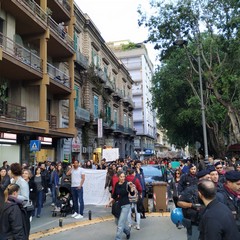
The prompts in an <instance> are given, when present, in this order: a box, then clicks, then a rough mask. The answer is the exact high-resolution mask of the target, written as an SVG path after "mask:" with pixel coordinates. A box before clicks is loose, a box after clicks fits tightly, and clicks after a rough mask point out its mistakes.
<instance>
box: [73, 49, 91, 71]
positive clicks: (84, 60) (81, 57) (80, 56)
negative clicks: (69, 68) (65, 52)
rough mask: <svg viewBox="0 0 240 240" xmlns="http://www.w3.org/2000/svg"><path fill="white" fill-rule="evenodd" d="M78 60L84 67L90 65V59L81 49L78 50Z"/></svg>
mask: <svg viewBox="0 0 240 240" xmlns="http://www.w3.org/2000/svg"><path fill="white" fill-rule="evenodd" d="M76 61H77V62H78V63H80V64H81V65H82V66H83V67H84V68H86V69H87V67H88V59H87V58H86V57H85V56H84V55H83V54H82V53H81V52H79V51H76Z"/></svg>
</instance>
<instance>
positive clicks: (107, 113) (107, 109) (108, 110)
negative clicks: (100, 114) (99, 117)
mask: <svg viewBox="0 0 240 240" xmlns="http://www.w3.org/2000/svg"><path fill="white" fill-rule="evenodd" d="M105 121H106V122H108V123H110V121H111V107H109V106H108V105H106V106H105Z"/></svg>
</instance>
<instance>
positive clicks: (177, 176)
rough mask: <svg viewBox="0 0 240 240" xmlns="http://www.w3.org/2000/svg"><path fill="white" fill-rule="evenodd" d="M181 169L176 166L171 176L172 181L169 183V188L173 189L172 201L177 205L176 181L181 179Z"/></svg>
mask: <svg viewBox="0 0 240 240" xmlns="http://www.w3.org/2000/svg"><path fill="white" fill-rule="evenodd" d="M181 175H182V171H181V168H177V169H176V171H175V172H174V176H173V181H172V183H171V189H172V191H173V202H174V204H175V206H177V201H178V196H179V194H178V183H179V181H180V179H181Z"/></svg>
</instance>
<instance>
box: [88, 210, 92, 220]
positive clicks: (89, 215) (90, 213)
mask: <svg viewBox="0 0 240 240" xmlns="http://www.w3.org/2000/svg"><path fill="white" fill-rule="evenodd" d="M88 219H89V220H92V211H91V210H89V211H88Z"/></svg>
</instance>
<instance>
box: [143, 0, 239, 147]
mask: <svg viewBox="0 0 240 240" xmlns="http://www.w3.org/2000/svg"><path fill="white" fill-rule="evenodd" d="M151 6H152V8H153V9H154V11H155V13H154V14H153V15H151V16H147V14H146V13H144V12H143V11H142V10H141V9H139V14H140V19H139V25H144V26H145V27H147V28H148V30H149V37H148V41H150V42H152V43H155V49H158V50H159V51H160V53H159V59H160V60H161V61H162V60H166V59H169V58H170V56H171V55H172V54H173V52H176V47H175V46H174V44H173V43H174V42H175V41H176V39H181V38H182V39H185V40H187V41H188V47H184V49H185V53H186V55H187V58H188V63H189V65H190V67H191V70H192V76H193V79H195V78H196V77H197V76H198V74H199V73H198V68H197V65H196V62H197V61H196V59H197V57H198V56H197V54H198V51H197V49H198V48H199V51H200V57H201V63H202V65H201V71H202V75H203V85H204V86H203V87H204V98H205V104H206V106H207V105H209V106H211V108H209V107H208V110H207V124H208V134H209V136H210V139H212V140H214V139H215V141H216V140H218V141H219V142H221V145H222V143H223V142H224V145H225V143H226V142H227V143H228V144H230V143H232V142H240V112H239V110H238V109H239V107H240V101H239V99H240V85H239V84H238V83H239V78H240V72H239V71H240V69H239V61H240V58H239V56H240V47H239V46H240V45H239V43H240V38H239V36H240V33H239V27H240V26H239V25H240V18H239V10H240V2H239V1H234V0H215V1H207V0H206V1H196V0H191V1H190V0H182V1H177V2H175V3H165V1H151ZM200 29H201V31H200ZM185 60H186V59H185ZM183 61H184V60H183ZM184 71H186V69H184ZM189 83H190V82H189ZM190 86H191V88H192V90H193V92H194V93H195V95H196V93H197V92H196V91H195V90H196V88H195V90H194V88H193V85H191V84H190ZM213 106H214V107H213ZM213 110H215V111H217V113H216V112H213ZM219 112H222V115H221V118H220V119H221V121H222V122H219V120H218V121H217V122H218V124H217V127H216V124H215V123H216V121H214V120H216V119H214V117H216V116H218V113H219ZM214 114H215V115H216V116H214ZM219 124H220V125H219ZM220 126H221V127H220ZM226 128H228V131H227V132H226ZM220 133H221V134H220ZM212 144H213V142H212ZM218 148H219V147H218Z"/></svg>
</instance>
